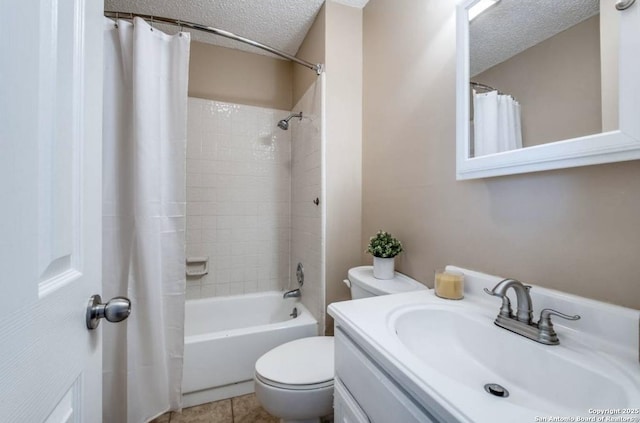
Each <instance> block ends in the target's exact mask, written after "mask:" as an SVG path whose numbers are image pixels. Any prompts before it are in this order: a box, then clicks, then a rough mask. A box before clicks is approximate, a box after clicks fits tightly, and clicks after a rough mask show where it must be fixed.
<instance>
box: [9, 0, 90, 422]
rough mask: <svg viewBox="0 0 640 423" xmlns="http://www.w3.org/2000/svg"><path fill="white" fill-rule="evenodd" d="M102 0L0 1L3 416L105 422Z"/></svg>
mask: <svg viewBox="0 0 640 423" xmlns="http://www.w3.org/2000/svg"><path fill="white" fill-rule="evenodd" d="M102 3H103V2H102V0H19V1H16V0H0V422H3V423H10V422H20V423H37V422H87V423H88V422H99V421H101V418H102V413H101V399H102V394H101V373H102V371H101V359H102V357H101V337H100V330H94V331H89V330H87V328H86V326H85V312H86V306H87V303H88V301H89V297H90V296H91V295H92V294H98V293H100V292H99V288H100V275H101V268H100V266H101V258H100V255H101V251H100V249H101V247H100V245H101V124H102V60H103V59H102V48H103V45H102V43H103V41H102V28H103V25H102V23H103V21H102V8H103V6H102Z"/></svg>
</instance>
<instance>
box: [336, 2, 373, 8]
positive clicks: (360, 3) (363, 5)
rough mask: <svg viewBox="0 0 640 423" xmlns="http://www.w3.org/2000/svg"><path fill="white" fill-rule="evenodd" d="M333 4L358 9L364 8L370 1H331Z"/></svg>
mask: <svg viewBox="0 0 640 423" xmlns="http://www.w3.org/2000/svg"><path fill="white" fill-rule="evenodd" d="M331 1H332V2H333V3H340V4H343V5H345V6H351V7H356V8H358V9H362V8H364V7H365V6H366V5H367V3H369V0H331Z"/></svg>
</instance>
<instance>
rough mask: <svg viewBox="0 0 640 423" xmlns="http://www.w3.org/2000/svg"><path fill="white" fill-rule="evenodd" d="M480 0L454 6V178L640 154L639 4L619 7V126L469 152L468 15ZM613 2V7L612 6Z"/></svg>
mask: <svg viewBox="0 0 640 423" xmlns="http://www.w3.org/2000/svg"><path fill="white" fill-rule="evenodd" d="M477 2H478V0H461V1H460V2H459V3H458V6H457V13H456V23H457V25H456V31H457V56H456V58H457V69H456V87H457V89H456V178H457V179H458V180H464V179H476V178H485V177H490V176H500V175H512V174H518V173H527V172H538V171H542V170H551V169H562V168H569V167H576V166H587V165H594V164H600V163H612V162H620V161H627V160H637V159H640V77H638V76H639V75H640V55H638V54H637V52H638V51H640V5H637V6H633V7H631V8H629V9H628V10H625V11H622V12H620V89H619V90H620V95H619V104H620V125H619V127H620V129H619V130H616V131H611V132H605V133H601V134H595V135H589V136H585V137H579V138H573V139H568V140H563V141H558V142H554V143H550V144H543V145H537V146H533V147H527V148H523V149H519V150H512V151H506V152H503V153H498V154H492V155H487V156H482V157H474V158H469V157H468V151H469V124H468V122H469V20H468V18H467V10H468V9H469V8H470V7H471V6H473V5H474V4H475V3H477ZM612 7H613V6H612Z"/></svg>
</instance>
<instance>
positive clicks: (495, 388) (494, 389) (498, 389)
mask: <svg viewBox="0 0 640 423" xmlns="http://www.w3.org/2000/svg"><path fill="white" fill-rule="evenodd" d="M484 390H485V391H487V392H488V393H490V394H491V395H495V396H496V397H501V398H506V397H508V396H509V391H507V390H506V389H505V388H503V387H502V386H500V385H498V384H497V383H487V384H486V385H484Z"/></svg>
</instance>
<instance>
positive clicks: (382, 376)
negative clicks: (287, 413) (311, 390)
mask: <svg viewBox="0 0 640 423" xmlns="http://www.w3.org/2000/svg"><path fill="white" fill-rule="evenodd" d="M335 365H336V376H335V386H336V390H335V394H334V395H335V396H334V417H335V422H336V423H354V422H357V423H363V422H373V423H375V422H380V423H384V422H402V423H418V422H420V423H431V422H438V421H439V420H436V418H435V417H434V416H433V415H432V414H431V413H430V412H429V411H427V410H426V409H424V408H423V407H422V406H420V405H419V404H418V403H417V402H416V401H415V400H414V399H413V398H412V397H411V396H410V394H409V393H408V392H406V391H405V390H404V389H403V388H402V387H400V386H399V385H398V384H397V383H396V382H395V381H394V380H393V379H392V378H391V376H390V375H389V374H388V373H386V372H385V371H384V370H383V369H382V368H381V367H380V366H379V365H377V364H376V363H375V362H374V360H373V359H372V358H371V357H370V356H369V355H368V354H367V353H366V352H365V351H364V350H363V349H362V348H361V347H360V346H358V345H357V344H356V342H355V341H354V340H353V339H352V338H351V337H350V336H349V335H348V334H347V332H345V330H344V329H343V328H341V327H340V326H338V327H337V328H336V333H335Z"/></svg>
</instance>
